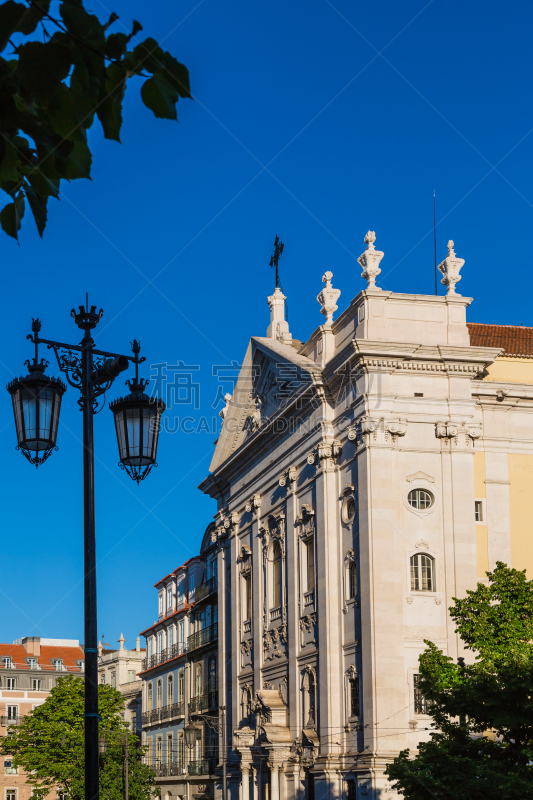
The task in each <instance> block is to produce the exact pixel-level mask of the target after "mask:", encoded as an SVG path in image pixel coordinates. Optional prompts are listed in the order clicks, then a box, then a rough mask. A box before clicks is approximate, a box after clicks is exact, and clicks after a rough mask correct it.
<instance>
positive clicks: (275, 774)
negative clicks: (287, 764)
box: [268, 761, 280, 800]
mask: <svg viewBox="0 0 533 800" xmlns="http://www.w3.org/2000/svg"><path fill="white" fill-rule="evenodd" d="M268 765H269V767H270V800H280V796H279V765H278V764H277V762H276V761H269V762H268Z"/></svg>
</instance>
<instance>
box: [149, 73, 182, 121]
mask: <svg viewBox="0 0 533 800" xmlns="http://www.w3.org/2000/svg"><path fill="white" fill-rule="evenodd" d="M141 98H142V101H143V103H144V105H145V106H146V107H147V108H149V109H150V111H153V112H154V115H155V116H156V117H159V118H160V119H177V118H178V115H177V113H176V103H177V102H178V92H177V89H176V88H175V87H174V86H173V85H172V84H171V83H169V82H168V81H167V79H166V77H165V76H164V75H163V74H162V73H161V72H156V73H155V75H154V76H153V77H152V78H148V80H147V81H145V82H144V83H143V85H142V87H141Z"/></svg>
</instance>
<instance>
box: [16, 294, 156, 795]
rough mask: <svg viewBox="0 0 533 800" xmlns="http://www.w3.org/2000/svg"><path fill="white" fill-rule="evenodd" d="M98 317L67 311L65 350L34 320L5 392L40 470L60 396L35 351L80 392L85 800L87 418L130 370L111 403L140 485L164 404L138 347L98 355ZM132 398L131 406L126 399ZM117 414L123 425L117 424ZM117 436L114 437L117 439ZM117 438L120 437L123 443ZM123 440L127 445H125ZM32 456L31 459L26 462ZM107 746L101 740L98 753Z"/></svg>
mask: <svg viewBox="0 0 533 800" xmlns="http://www.w3.org/2000/svg"><path fill="white" fill-rule="evenodd" d="M102 314H103V311H102V310H101V309H100V311H97V310H96V306H91V307H90V308H89V303H88V301H87V303H86V307H85V308H84V307H83V306H80V307H79V310H78V311H75V310H74V309H72V311H71V316H72V317H73V319H74V322H75V323H76V325H77V326H78V328H80V329H81V330H82V331H83V338H82V340H81V342H80V343H79V344H65V343H64V342H55V341H51V340H50V339H41V338H40V337H39V332H40V330H41V323H40V321H39V320H38V319H34V320H33V321H32V326H31V329H32V333H30V334H29V335H28V336H27V337H26V338H28V339H30V340H31V341H32V342H33V343H34V345H35V358H34V359H33V361H32V362H31V363H30V362H29V361H27V362H26V364H27V365H28V369H29V375H27V376H26V377H25V378H20V379H15V380H14V381H11V383H10V384H9V385H8V387H7V390H8V392H9V393H10V395H11V397H12V400H13V411H14V414H15V424H16V428H17V440H18V446H17V449H20V450H22V452H23V454H24V455H25V456H26V458H27V459H28V461H30V463H31V464H35V465H36V466H39V465H40V464H43V463H44V462H45V461H46V459H47V458H48V457H49V456H50V453H51V452H52V450H54V449H57V448H56V437H57V426H58V421H59V409H60V405H61V397H62V395H63V393H64V392H65V389H66V387H65V384H64V383H62V381H60V380H58V379H57V378H50V377H49V376H48V375H45V372H44V371H45V368H46V366H47V364H48V362H46V361H44V360H43V361H39V357H38V353H37V348H38V345H39V344H45V345H47V347H48V348H49V349H52V350H53V351H54V353H55V356H56V359H57V363H58V366H59V369H60V370H61V372H63V373H64V375H65V376H66V379H67V382H68V383H69V384H70V385H71V386H73V387H74V388H75V389H78V390H79V392H80V398H79V400H78V403H79V405H80V407H81V409H82V411H83V449H82V456H83V549H84V563H83V567H84V606H85V608H84V611H85V713H84V719H85V795H86V797H89V798H91V800H98V796H99V774H98V770H99V765H98V751H99V740H98V722H99V720H100V716H99V714H98V649H97V643H98V637H97V614H96V544H95V514H94V431H93V418H94V414H95V411H96V410H97V409H98V406H99V404H100V403H101V401H100V400H99V399H98V398H100V397H101V396H102V395H104V394H105V392H106V391H107V390H108V389H109V388H110V387H111V385H112V383H113V381H114V380H115V378H116V377H117V376H118V375H119V374H120V373H121V372H123V371H124V370H125V369H127V368H128V366H129V362H130V361H132V362H133V363H134V364H135V380H134V381H132V383H131V385H130V390H131V395H129V397H125V398H123V399H121V400H119V401H118V402H117V404H116V405H117V409H115V408H113V413H115V425H116V428H117V435H118V436H119V449H120V458H121V462H122V465H123V466H124V468H125V469H127V470H128V474H130V475H131V477H133V478H134V480H136V481H137V483H139V481H140V480H142V479H143V478H145V477H146V475H147V474H148V472H149V471H150V469H151V467H152V466H153V465H154V464H155V457H156V452H157V439H158V434H159V420H160V417H161V414H162V413H163V410H164V408H165V405H164V403H163V402H162V401H151V400H150V398H148V397H147V395H145V394H144V389H145V387H146V382H145V381H142V380H141V381H139V376H138V367H139V364H140V363H141V362H142V361H144V360H145V359H144V358H142V359H139V351H140V347H139V345H138V343H137V342H134V347H133V356H124V355H119V354H117V353H108V352H106V351H104V350H96V349H95V347H94V339H93V338H92V330H93V329H94V328H96V326H97V325H98V322H99V321H100V318H101V316H102ZM131 397H133V398H134V399H132V400H130V399H129V398H131ZM120 410H122V412H123V414H122V419H123V421H124V424H123V425H122V426H121V425H119V423H118V422H117V417H118V416H119V413H120ZM119 431H120V434H119ZM121 436H122V437H123V438H122V440H121ZM124 437H125V438H124ZM32 453H35V455H32ZM103 747H105V741H104V740H102V741H100V748H103Z"/></svg>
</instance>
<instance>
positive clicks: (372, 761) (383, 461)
mask: <svg viewBox="0 0 533 800" xmlns="http://www.w3.org/2000/svg"><path fill="white" fill-rule="evenodd" d="M374 242H375V234H373V233H372V232H369V233H368V234H367V236H366V237H365V243H366V249H365V251H364V253H363V254H362V255H361V256H360V258H359V264H360V265H361V267H362V268H363V272H362V277H363V278H364V279H366V281H367V284H368V285H367V288H366V289H364V290H363V291H361V292H359V294H357V296H356V297H355V298H354V299H353V300H352V301H351V302H350V304H349V305H348V307H347V308H346V310H345V311H344V312H343V313H342V314H341V315H340V316H339V317H338V319H336V320H335V321H334V320H333V314H334V312H335V311H336V310H337V301H338V298H339V295H340V291H339V290H338V289H335V288H334V287H333V286H332V277H333V276H332V274H331V272H326V274H325V275H324V277H323V283H324V287H323V289H322V291H321V292H320V293H319V295H318V297H317V300H318V302H319V304H320V310H321V313H322V314H323V315H324V317H325V320H324V322H323V324H321V325H320V326H319V327H317V329H316V330H315V331H314V332H313V333H312V334H311V336H310V337H309V339H308V340H307V341H306V342H305V343H303V342H301V341H297V340H295V339H293V338H292V335H291V333H290V330H289V325H288V323H287V321H286V320H285V316H284V300H285V297H284V295H283V294H282V292H281V290H280V289H279V288H276V290H275V291H274V293H273V294H272V296H270V297H269V298H268V303H269V306H270V326H269V327H268V330H267V335H266V336H265V337H261V336H253V337H252V338H251V340H250V343H249V346H248V349H247V352H246V355H245V358H244V361H243V364H242V368H241V371H240V375H239V378H238V380H237V382H236V385H235V389H234V393H233V396H232V397H231V398H230V397H228V398H227V402H226V407H225V409H224V410H223V412H222V416H223V425H222V431H221V435H220V437H219V439H218V441H217V443H216V448H215V452H214V455H213V459H212V462H211V466H210V474H209V475H208V477H207V478H206V479H205V480H204V481H203V483H202V484H201V486H200V489H201V490H202V491H203V492H205V493H207V494H209V495H210V496H211V497H213V498H214V499H215V500H216V502H217V513H216V516H215V524H214V526H213V528H212V530H211V538H212V542H213V545H214V550H215V551H216V554H217V559H218V630H217V634H218V665H219V666H218V691H219V702H220V704H221V705H224V706H225V707H226V716H225V727H224V731H223V733H224V734H225V741H227V743H228V749H227V751H224V749H223V744H224V740H223V739H222V736H221V738H220V741H219V748H220V749H219V753H220V754H221V757H219V767H220V766H221V765H222V763H223V762H224V763H226V764H227V768H228V785H229V794H230V796H231V798H233V800H250V798H253V800H293V799H294V800H296V799H298V800H303V798H309V799H310V800H311V798H316V800H325V799H326V798H332V799H333V798H339V800H340V798H344V797H347V798H350V800H354V799H355V798H356V797H357V798H358V797H365V798H366V797H368V798H369V800H370V799H371V798H374V799H375V800H377V798H379V799H380V800H385V799H386V800H393V798H395V797H396V794H395V792H394V791H393V790H392V788H391V786H390V785H389V783H388V781H387V779H386V776H385V774H384V770H385V768H386V765H387V763H389V762H390V761H391V760H392V759H393V758H394V756H395V755H397V753H398V752H399V751H400V750H403V749H405V748H407V747H409V748H410V749H411V750H413V749H416V747H417V744H418V742H419V741H420V740H421V739H424V738H426V737H428V736H429V734H428V733H427V728H428V721H429V718H428V716H427V714H426V710H427V709H426V706H425V702H424V698H423V697H422V696H421V695H420V692H419V691H418V688H417V679H418V656H419V654H420V653H421V652H423V650H424V648H425V645H424V642H423V639H425V638H426V639H430V640H432V641H433V642H435V643H436V644H437V645H438V646H439V647H440V648H441V649H442V650H443V651H445V652H446V653H447V654H448V655H450V656H452V657H453V658H457V657H460V656H464V657H465V658H466V661H467V662H468V661H469V660H470V659H471V657H472V656H471V654H470V653H466V652H465V651H464V649H463V646H462V643H461V641H460V639H459V638H458V637H457V635H456V634H455V633H454V625H453V623H452V621H451V619H450V617H449V615H448V612H447V609H448V607H449V606H450V605H451V604H452V598H453V597H454V596H456V597H463V596H464V595H465V592H466V590H467V589H471V588H474V587H475V585H476V582H477V581H478V580H481V581H483V580H486V578H485V571H486V570H487V569H491V568H493V567H494V566H495V563H496V560H502V561H504V562H506V563H508V564H511V565H512V566H515V567H518V568H527V569H528V571H529V574H533V544H532V541H531V537H530V536H529V535H528V524H529V523H528V513H527V497H528V491H529V490H528V486H530V485H531V483H530V482H531V478H532V477H533V435H532V431H533V427H532V423H533V386H532V384H533V335H532V334H533V331H532V329H517V328H512V327H508V326H493V325H480V324H472V323H468V322H467V319H466V313H467V309H468V306H469V305H470V303H471V302H472V299H471V298H468V297H462V296H461V295H459V294H458V293H457V292H456V285H457V283H458V281H459V280H460V279H461V276H460V274H459V272H460V269H461V267H462V266H463V263H464V262H463V260H462V259H460V258H458V257H457V256H456V254H455V251H454V245H453V242H449V244H448V255H447V256H446V258H445V259H444V260H443V262H442V263H441V264H440V265H439V269H440V271H441V272H442V274H443V279H442V283H443V284H444V286H446V288H447V294H446V295H440V296H427V295H417V294H404V293H393V292H390V291H385V290H383V289H381V288H379V287H377V286H376V278H377V276H378V275H379V273H380V271H381V270H380V267H379V265H380V262H381V260H382V258H383V253H382V252H380V251H378V250H376V248H375V245H374ZM204 544H205V542H204ZM202 686H205V682H204V683H203V684H202ZM202 691H204V689H202ZM219 790H220V781H219V782H217V784H216V787H215V791H217V792H218V791H219ZM178 794H179V792H178ZM224 800H227V798H224Z"/></svg>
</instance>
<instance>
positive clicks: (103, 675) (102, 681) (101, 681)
mask: <svg viewBox="0 0 533 800" xmlns="http://www.w3.org/2000/svg"><path fill="white" fill-rule="evenodd" d="M100 683H101V684H104V683H105V672H101V673H100Z"/></svg>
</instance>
